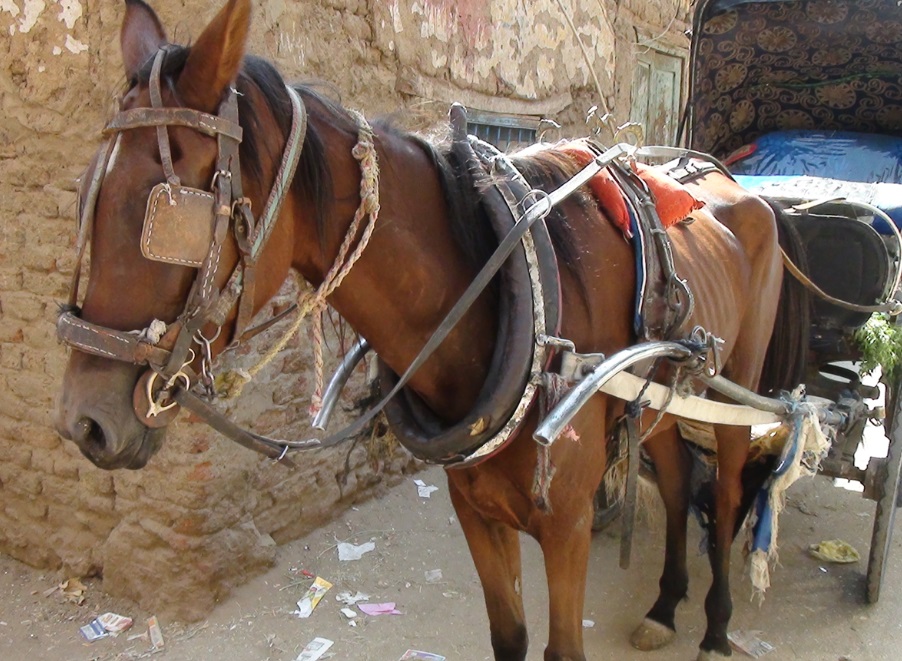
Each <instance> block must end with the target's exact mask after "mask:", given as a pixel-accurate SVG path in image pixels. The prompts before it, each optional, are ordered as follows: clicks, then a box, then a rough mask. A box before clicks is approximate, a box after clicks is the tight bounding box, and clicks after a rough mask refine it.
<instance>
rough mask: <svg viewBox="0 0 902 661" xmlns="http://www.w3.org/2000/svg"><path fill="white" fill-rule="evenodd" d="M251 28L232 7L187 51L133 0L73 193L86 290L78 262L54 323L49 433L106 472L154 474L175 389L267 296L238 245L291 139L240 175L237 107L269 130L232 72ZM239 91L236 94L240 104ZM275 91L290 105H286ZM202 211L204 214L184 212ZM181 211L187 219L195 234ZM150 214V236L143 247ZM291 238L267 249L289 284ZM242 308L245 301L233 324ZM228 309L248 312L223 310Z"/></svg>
mask: <svg viewBox="0 0 902 661" xmlns="http://www.w3.org/2000/svg"><path fill="white" fill-rule="evenodd" d="M249 21H250V2H249V0H229V2H228V4H227V5H226V6H225V7H224V8H223V9H222V10H221V11H220V12H219V13H218V15H217V16H216V17H215V18H214V19H213V20H212V21H211V22H210V23H209V25H208V26H207V27H206V28H205V29H204V31H203V32H202V34H201V35H200V37H199V38H198V39H197V41H196V43H195V44H194V45H193V46H192V47H190V48H186V47H181V46H174V45H171V44H169V42H168V40H167V37H166V34H165V32H164V30H163V27H162V25H161V23H160V21H159V19H158V18H157V16H156V14H155V13H154V12H153V10H152V9H151V8H150V7H149V6H147V5H146V4H145V3H144V2H142V1H141V0H126V10H125V17H124V20H123V24H122V30H121V35H120V41H121V48H122V58H123V62H124V65H125V73H126V78H127V81H128V86H127V91H126V92H125V94H124V95H123V96H122V98H121V100H120V111H119V113H118V114H117V115H116V117H115V118H114V119H113V121H112V122H111V123H110V124H109V125H108V127H107V130H106V131H105V134H106V135H107V137H108V142H107V143H106V145H105V147H104V148H101V150H100V152H99V153H98V155H96V156H95V157H94V160H93V162H92V165H91V166H90V168H89V170H88V173H87V175H86V176H85V177H84V178H83V183H82V191H81V196H80V197H81V198H82V202H81V204H80V206H81V207H83V208H82V209H81V210H80V214H81V217H80V220H81V222H82V224H83V225H87V227H84V228H83V229H82V230H81V231H80V235H79V243H80V244H83V242H84V240H85V237H87V236H88V234H90V250H91V259H90V272H89V279H88V284H87V287H86V290H85V295H84V301H83V303H82V305H81V308H80V309H79V308H78V307H77V305H76V304H77V296H78V270H79V266H76V275H75V277H74V279H73V285H74V287H73V289H74V291H73V293H72V294H71V295H70V305H69V306H68V308H67V309H66V310H65V311H64V314H63V315H62V316H61V318H60V323H59V324H58V328H59V329H60V335H61V337H62V339H63V340H64V341H66V342H67V344H69V345H70V346H72V347H73V349H74V350H73V351H72V352H71V355H70V357H69V362H68V365H67V368H66V372H65V376H64V381H63V388H62V394H61V397H60V399H59V404H58V411H57V427H58V430H59V432H60V434H61V435H62V436H63V437H65V438H67V439H71V440H72V441H74V442H75V443H76V444H77V445H78V447H79V448H80V449H81V451H82V453H83V454H84V455H85V456H86V457H87V458H88V459H90V460H91V461H92V462H93V463H95V464H96V465H98V466H100V467H102V468H108V469H112V468H122V467H125V468H140V467H142V466H144V465H145V464H146V463H147V461H148V459H149V458H150V457H151V456H152V455H153V454H154V453H155V452H156V451H157V450H158V449H159V447H160V445H161V443H162V440H163V435H164V431H165V428H166V424H167V423H168V422H169V421H170V420H171V419H172V418H173V417H174V414H175V410H176V409H177V407H176V406H175V403H174V402H172V401H171V400H170V399H169V396H170V394H171V393H170V392H169V391H170V390H171V389H172V388H173V387H175V386H186V385H188V384H189V383H190V385H194V383H191V381H194V380H195V379H196V378H198V377H197V376H195V375H200V374H202V373H203V372H204V368H205V367H208V366H209V365H208V364H207V365H205V364H204V363H203V361H204V360H206V361H210V360H212V359H213V357H214V356H215V355H216V354H217V353H218V352H220V351H221V350H222V349H223V348H224V347H225V346H226V345H227V343H228V342H229V341H230V340H232V339H234V338H235V337H236V334H237V333H238V332H239V331H238V330H237V324H238V322H237V321H236V319H237V317H239V316H242V315H243V316H246V317H249V315H248V314H247V313H248V312H250V313H252V312H254V311H256V310H257V309H258V307H259V306H260V305H262V301H265V300H266V299H267V298H268V297H269V296H271V295H272V293H273V292H272V287H271V286H269V285H264V286H263V287H262V288H261V287H258V288H257V291H256V293H255V292H254V289H253V286H252V285H253V280H255V279H256V280H257V281H260V280H266V282H268V281H269V280H268V279H266V278H263V277H261V275H260V274H261V272H262V271H263V269H262V268H261V270H260V271H258V272H257V274H256V275H257V277H256V278H254V275H255V274H252V273H251V268H250V267H248V268H244V269H240V268H238V267H239V265H241V266H245V265H244V264H243V262H242V256H243V255H245V253H246V252H247V251H246V250H245V251H244V253H243V252H242V245H241V241H242V238H243V239H244V240H245V242H246V241H247V239H249V238H251V236H250V235H251V233H252V230H253V216H252V215H251V214H250V209H254V210H255V211H256V210H257V209H260V208H262V207H263V206H264V202H266V201H267V200H266V197H265V191H268V187H269V186H271V185H272V181H273V177H274V172H275V171H276V170H277V169H278V164H279V161H278V154H280V153H281V150H282V148H283V143H284V141H285V135H284V133H285V132H284V131H280V130H275V131H270V132H269V133H270V134H272V135H270V137H266V136H265V135H264V136H263V137H261V138H257V139H256V141H255V142H254V144H253V145H252V147H253V148H254V150H255V154H256V153H257V152H259V153H265V154H273V156H272V157H271V158H268V159H263V158H248V159H247V160H250V161H252V163H251V165H252V167H250V168H247V167H246V168H245V176H244V177H243V179H242V178H241V172H240V171H239V170H237V165H238V163H239V161H240V159H239V153H240V155H241V156H242V157H246V156H248V153H247V149H248V148H247V145H246V142H247V140H245V143H242V144H241V147H240V148H239V143H240V142H241V140H242V131H241V128H240V126H239V124H238V117H237V115H238V104H239V103H240V104H244V106H245V107H246V106H247V104H256V106H259V107H256V106H255V107H254V113H253V116H252V120H251V121H253V122H254V125H255V126H263V125H265V124H266V123H267V122H269V123H276V120H275V119H274V115H273V112H272V110H271V108H270V107H269V106H268V105H267V104H266V103H265V102H262V103H261V102H260V98H261V94H260V93H259V90H257V89H256V88H255V87H254V86H253V85H252V84H250V83H249V82H248V81H247V80H244V77H243V76H240V73H241V70H242V60H243V56H244V47H245V41H246V38H247V33H248V27H249ZM239 77H241V78H242V81H239V82H236V81H238V79H239ZM242 84H243V85H244V88H243V87H242ZM233 86H235V87H238V88H239V90H240V91H238V92H236V90H235V89H233ZM245 88H246V89H245ZM238 94H242V95H244V98H242V99H241V100H240V101H238V100H236V97H237V96H238ZM281 95H282V97H283V98H286V100H285V103H286V105H290V104H289V100H288V99H287V96H288V94H287V93H286V92H284V91H282V92H281ZM229 99H231V104H232V105H231V106H229V105H228V102H229ZM229 107H231V112H232V115H231V116H229ZM224 108H225V110H224ZM247 114H248V115H251V113H247ZM288 116H289V117H291V112H290V111H289V113H288ZM265 133H266V132H263V131H261V134H265ZM224 145H225V146H224ZM270 161H271V162H270ZM236 178H237V180H238V186H237V187H236V185H235V184H236V181H235V179H236ZM242 184H243V190H242V188H241V186H242ZM264 187H266V188H264ZM236 195H238V196H239V199H236ZM195 199H197V200H200V202H199V205H195V206H191V205H190V204H189V205H187V206H184V205H182V202H183V201H184V200H188V201H189V202H191V201H193V200H195ZM155 205H159V207H160V208H159V209H156V207H155ZM180 205H182V206H180ZM151 207H154V212H153V214H152V211H151ZM173 209H175V210H176V211H174V210H173ZM185 209H188V210H187V211H185ZM198 209H200V210H201V212H200V213H201V217H200V218H199V219H198V217H197V214H198ZM236 210H237V211H236ZM242 211H246V213H242ZM157 212H159V213H157ZM166 212H169V213H170V216H171V217H169V218H168V219H167V218H166V217H164V216H165V213H166ZM185 214H187V215H189V216H192V218H191V219H190V225H191V226H190V227H189V226H187V225H186V223H189V220H188V219H186V218H184V217H183V216H184V215H185ZM152 215H153V216H154V218H157V219H158V223H159V224H158V226H157V227H155V228H153V229H154V231H156V232H157V234H156V235H155V237H154V238H153V239H152V240H151V239H150V238H149V236H148V223H152V222H153V220H152V218H151V216H152ZM276 215H277V214H276ZM248 218H250V220H248ZM245 221H247V222H245ZM197 223H199V225H200V226H202V227H205V228H206V230H205V231H206V232H207V234H208V235H209V236H208V237H207V239H205V243H206V245H205V246H203V250H202V252H201V254H195V255H193V256H192V255H190V254H189V253H190V252H191V250H192V249H190V246H189V247H186V244H187V243H191V242H192V241H196V238H197V237H195V236H189V233H190V232H192V231H193V230H192V227H195V228H196V227H197ZM281 225H287V224H286V223H282V224H281ZM287 231H290V229H284V228H283V229H281V230H279V232H280V233H281V236H280V240H279V241H274V242H272V243H275V244H281V245H282V246H283V247H281V248H280V247H279V246H278V245H277V246H276V248H274V249H272V250H267V257H268V258H271V259H268V260H267V261H268V263H269V264H270V265H269V266H267V267H266V268H267V269H275V270H278V271H281V273H282V276H283V277H284V272H285V271H287V269H288V262H290V252H289V250H290V249H289V248H287V245H288V244H290V237H285V236H284V232H287ZM157 239H160V240H163V248H162V252H163V254H162V255H157V254H156V253H154V250H153V244H152V241H156V240H157ZM282 239H286V240H284V241H283V240H282ZM142 242H143V243H142ZM157 248H158V249H159V246H157ZM81 249H82V250H83V247H82V248H81ZM193 250H194V252H195V253H196V252H197V250H196V248H195V249H193ZM167 251H168V253H167ZM186 251H187V252H186ZM272 253H275V254H272ZM79 259H80V257H79ZM236 273H237V277H236ZM274 282H275V283H276V284H275V285H274V286H278V283H279V282H281V279H279V278H278V277H276V278H275V279H274ZM242 290H243V291H242ZM229 297H231V299H230V298H229ZM242 297H246V298H247V299H249V300H248V301H247V302H246V307H247V311H242V312H241V315H239V312H238V310H239V308H242V307H245V302H244V301H241V299H242ZM228 300H231V302H232V303H233V304H235V303H236V301H239V302H241V304H240V305H232V306H229V305H226V304H225V301H228ZM257 300H260V301H261V303H260V304H257V302H256V301H257ZM160 322H162V324H161V323H160ZM153 329H156V331H154V330H153ZM148 335H150V336H151V337H148ZM214 337H215V340H214V339H213V338H214ZM154 407H156V408H154ZM161 409H166V410H165V411H162V410H161Z"/></svg>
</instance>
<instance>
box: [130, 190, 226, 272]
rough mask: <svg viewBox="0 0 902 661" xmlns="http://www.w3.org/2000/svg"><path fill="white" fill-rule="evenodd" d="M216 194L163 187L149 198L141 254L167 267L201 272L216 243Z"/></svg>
mask: <svg viewBox="0 0 902 661" xmlns="http://www.w3.org/2000/svg"><path fill="white" fill-rule="evenodd" d="M214 205H215V197H214V195H213V193H209V192H207V191H203V190H199V189H197V188H188V187H186V186H177V185H173V184H168V183H163V184H157V185H156V186H154V187H153V189H152V190H151V191H150V196H149V197H148V198H147V211H146V212H145V214H144V229H143V231H142V232H141V253H142V254H143V255H144V256H145V257H146V258H147V259H151V260H154V261H157V262H166V263H168V264H180V265H182V266H192V267H195V268H199V267H200V266H201V265H202V264H203V262H204V259H205V258H206V256H207V253H208V252H209V251H210V246H211V245H212V243H213V219H214V217H215V215H216V209H215V208H214Z"/></svg>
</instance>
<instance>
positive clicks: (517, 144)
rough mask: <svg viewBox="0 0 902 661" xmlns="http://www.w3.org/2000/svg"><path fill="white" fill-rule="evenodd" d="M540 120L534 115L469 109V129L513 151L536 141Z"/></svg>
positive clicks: (484, 138)
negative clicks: (505, 113)
mask: <svg viewBox="0 0 902 661" xmlns="http://www.w3.org/2000/svg"><path fill="white" fill-rule="evenodd" d="M538 128H539V120H538V119H535V118H532V117H523V116H515V115H500V114H496V113H490V112H483V111H475V110H471V111H469V113H468V115H467V131H468V132H469V133H471V134H472V135H475V136H476V137H477V138H479V139H481V140H485V141H486V142H488V143H489V144H491V145H494V146H495V147H497V148H498V149H499V150H500V151H503V152H511V151H515V150H517V149H522V148H523V147H528V146H529V145H531V144H533V143H535V141H536V132H537V130H538Z"/></svg>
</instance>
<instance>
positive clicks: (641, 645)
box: [630, 617, 701, 659]
mask: <svg viewBox="0 0 902 661" xmlns="http://www.w3.org/2000/svg"><path fill="white" fill-rule="evenodd" d="M675 635H676V631H674V630H673V629H671V628H670V627H668V626H667V625H665V624H661V623H660V622H655V621H654V620H652V619H650V618H647V617H646V618H645V619H644V620H642V624H640V625H639V626H638V627H636V630H635V631H633V635H632V636H630V643H632V645H633V647H635V648H636V649H638V650H642V651H643V652H648V651H651V650H657V649H661V648H662V647H664V646H665V645H667V644H668V643H669V642H670V641H671V640H673V637H674V636H675ZM699 659H701V657H699Z"/></svg>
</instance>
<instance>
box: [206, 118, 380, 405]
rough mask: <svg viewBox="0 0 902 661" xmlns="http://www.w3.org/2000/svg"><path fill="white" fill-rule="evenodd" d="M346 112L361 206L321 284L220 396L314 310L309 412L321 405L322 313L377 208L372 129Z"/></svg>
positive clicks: (227, 376) (268, 357)
mask: <svg viewBox="0 0 902 661" xmlns="http://www.w3.org/2000/svg"><path fill="white" fill-rule="evenodd" d="M349 112H350V113H351V115H352V116H353V117H354V120H355V121H356V122H357V126H358V133H357V144H356V145H354V148H353V149H352V150H351V155H352V156H353V157H354V158H355V160H357V162H358V163H359V164H360V206H358V207H357V211H356V212H354V219H353V220H352V221H351V225H350V226H349V227H348V231H347V233H346V234H345V238H344V241H343V242H342V244H341V247H340V248H339V249H338V255H337V256H336V258H335V261H334V262H333V263H332V267H331V268H330V269H329V272H328V273H326V275H325V277H324V278H323V281H322V283H321V284H320V286H319V287H318V288H316V289H315V290H311V289H309V288H307V289H305V290H303V291H302V292H301V293H300V294H299V296H298V312H297V317H296V318H295V320H294V321H293V322H292V324H291V327H290V328H289V329H288V330H287V331H286V332H285V333H284V334H283V335H282V337H280V338H279V340H278V341H277V342H276V343H275V344H274V345H273V346H272V347H270V349H269V350H268V351H267V352H266V354H264V356H263V357H262V358H261V359H260V360H259V361H258V362H257V363H256V364H255V365H253V366H252V367H250V368H249V369H247V370H233V371H230V372H227V373H224V374H223V375H222V376H221V378H220V379H219V383H218V384H217V391H218V394H219V395H220V396H221V397H224V398H232V397H237V396H238V395H239V394H241V390H242V388H244V385H245V384H246V383H248V382H249V381H251V379H253V378H254V377H255V376H256V375H257V373H258V372H260V370H261V369H263V368H264V367H265V366H266V365H267V364H268V363H269V362H270V361H272V359H273V358H275V356H276V355H277V354H278V353H279V352H280V351H282V349H284V348H285V345H286V344H288V341H289V340H290V339H291V338H292V337H294V335H295V333H297V332H298V329H299V328H300V327H301V324H302V323H303V321H304V319H305V318H306V317H307V315H308V314H311V313H313V315H315V318H314V324H313V365H314V378H315V383H316V385H315V389H314V393H313V396H312V397H311V402H310V414H311V415H315V414H316V413H317V412H319V410H320V409H321V408H322V390H323V317H324V313H325V311H326V308H327V307H328V301H327V299H328V297H329V296H330V295H331V294H332V292H334V291H335V290H336V289H337V288H338V287H339V286H340V285H341V283H342V281H343V280H344V279H345V277H346V276H347V275H348V273H349V272H350V271H351V269H352V268H353V267H354V264H356V263H357V260H359V259H360V256H361V255H362V254H363V251H364V250H365V249H366V246H367V244H368V243H369V241H370V237H371V236H372V234H373V230H374V229H375V227H376V220H377V219H378V217H379V208H380V206H379V162H378V159H377V157H376V145H375V142H374V136H373V129H372V127H371V126H370V125H369V123H368V122H367V121H366V118H364V116H363V115H361V114H360V113H359V112H356V111H354V110H351V111H349ZM364 218H366V225H365V226H364V228H363V233H362V234H361V236H360V239H359V240H357V235H358V233H360V226H361V224H362V223H363V220H364ZM355 241H357V245H356V247H355V248H354V249H353V251H352V250H351V246H352V245H353V244H354V242H355Z"/></svg>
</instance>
